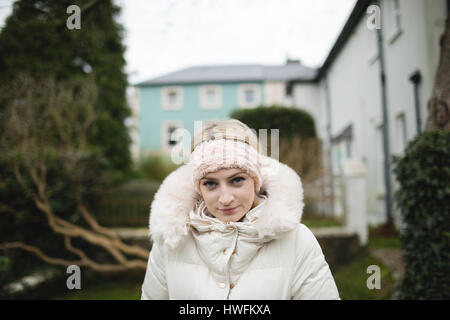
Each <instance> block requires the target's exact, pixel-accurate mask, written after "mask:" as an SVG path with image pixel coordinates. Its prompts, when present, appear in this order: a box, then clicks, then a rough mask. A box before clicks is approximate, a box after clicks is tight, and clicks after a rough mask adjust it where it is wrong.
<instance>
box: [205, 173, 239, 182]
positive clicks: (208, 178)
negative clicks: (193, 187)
mask: <svg viewBox="0 0 450 320" xmlns="http://www.w3.org/2000/svg"><path fill="white" fill-rule="evenodd" d="M242 173H245V171H239V172H236V173H235V174H233V175H231V176H229V177H228V178H227V179H231V178H233V177H234V176H237V175H238V174H242ZM200 180H213V181H216V180H217V179H215V178H210V177H203V178H201V179H200Z"/></svg>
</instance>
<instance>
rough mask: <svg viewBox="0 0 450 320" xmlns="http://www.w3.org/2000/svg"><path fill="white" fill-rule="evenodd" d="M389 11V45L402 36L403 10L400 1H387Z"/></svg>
mask: <svg viewBox="0 0 450 320" xmlns="http://www.w3.org/2000/svg"><path fill="white" fill-rule="evenodd" d="M387 4H388V5H387V11H388V19H389V21H388V28H387V30H388V34H387V42H388V44H393V43H394V42H395V40H397V39H398V37H399V36H400V35H401V34H402V32H403V30H402V26H401V23H402V22H401V21H402V20H401V8H400V0H389V1H387Z"/></svg>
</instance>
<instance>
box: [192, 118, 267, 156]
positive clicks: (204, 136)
mask: <svg viewBox="0 0 450 320" xmlns="http://www.w3.org/2000/svg"><path fill="white" fill-rule="evenodd" d="M216 139H227V140H236V141H242V142H244V143H247V144H248V145H250V146H252V147H253V148H255V149H256V150H257V151H258V152H260V146H259V143H258V137H257V136H256V134H255V132H254V131H253V130H252V129H250V128H249V127H248V126H247V125H246V124H244V123H242V122H241V121H239V120H236V119H225V120H217V121H212V122H209V123H207V124H206V126H203V123H202V130H200V131H199V132H196V133H194V138H193V139H192V142H191V152H192V151H194V149H195V147H197V146H198V145H199V144H200V143H202V142H205V141H210V140H216Z"/></svg>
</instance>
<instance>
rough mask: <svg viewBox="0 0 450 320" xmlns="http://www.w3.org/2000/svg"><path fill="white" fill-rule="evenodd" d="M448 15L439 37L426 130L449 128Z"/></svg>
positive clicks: (449, 40)
mask: <svg viewBox="0 0 450 320" xmlns="http://www.w3.org/2000/svg"><path fill="white" fill-rule="evenodd" d="M449 70H450V17H447V21H446V23H445V32H444V35H443V36H442V38H441V52H440V58H439V65H438V69H437V72H436V78H435V81H434V89H433V96H432V97H431V98H430V99H429V100H428V106H427V107H428V117H427V123H426V128H427V130H431V129H435V128H441V129H445V130H450V110H449V108H450V71H449Z"/></svg>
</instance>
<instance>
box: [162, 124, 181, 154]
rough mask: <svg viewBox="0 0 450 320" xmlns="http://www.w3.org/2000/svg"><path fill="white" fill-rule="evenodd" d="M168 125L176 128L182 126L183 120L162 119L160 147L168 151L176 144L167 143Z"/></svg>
mask: <svg viewBox="0 0 450 320" xmlns="http://www.w3.org/2000/svg"><path fill="white" fill-rule="evenodd" d="M169 127H177V129H178V128H184V127H183V121H181V120H163V121H162V122H161V147H162V149H163V150H164V151H170V150H172V148H173V147H174V146H175V145H176V144H174V145H172V146H171V145H169V132H168V129H169Z"/></svg>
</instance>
